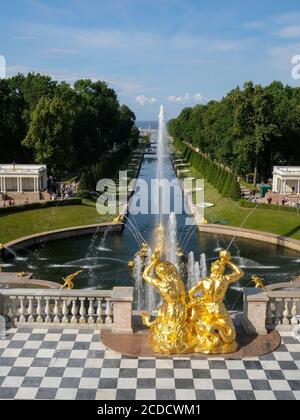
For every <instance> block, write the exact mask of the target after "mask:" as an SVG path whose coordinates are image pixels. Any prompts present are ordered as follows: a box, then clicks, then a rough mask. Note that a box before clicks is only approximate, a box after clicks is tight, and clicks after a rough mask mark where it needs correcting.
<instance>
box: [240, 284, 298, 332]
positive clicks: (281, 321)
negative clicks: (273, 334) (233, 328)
mask: <svg viewBox="0 0 300 420" xmlns="http://www.w3.org/2000/svg"><path fill="white" fill-rule="evenodd" d="M299 324H300V281H299V280H298V281H295V282H294V283H280V284H274V285H270V286H266V289H265V290H262V289H254V288H245V289H244V312H243V325H244V327H245V329H246V331H247V332H248V333H250V334H265V333H266V332H267V331H270V330H274V329H277V330H285V331H291V330H293V327H295V326H297V325H299Z"/></svg>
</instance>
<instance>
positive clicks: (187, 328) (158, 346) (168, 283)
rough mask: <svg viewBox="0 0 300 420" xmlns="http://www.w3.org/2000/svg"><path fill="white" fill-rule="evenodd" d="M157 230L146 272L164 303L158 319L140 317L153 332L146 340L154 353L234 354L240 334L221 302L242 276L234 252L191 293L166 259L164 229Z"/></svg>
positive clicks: (224, 254)
mask: <svg viewBox="0 0 300 420" xmlns="http://www.w3.org/2000/svg"><path fill="white" fill-rule="evenodd" d="M159 232H160V242H159V244H158V246H157V247H156V249H155V251H154V253H153V255H152V257H151V260H150V262H149V264H148V265H147V266H146V268H145V270H144V273H143V279H144V280H145V281H146V282H147V283H148V284H150V285H151V286H153V287H155V288H156V289H157V290H158V291H159V293H160V295H161V298H162V300H163V303H162V305H161V306H160V307H159V308H158V312H157V316H156V318H155V319H154V320H151V315H150V314H149V313H147V312H142V313H141V317H142V321H143V323H144V325H146V326H147V327H149V328H150V333H149V338H148V341H149V343H150V345H151V347H152V349H153V351H154V352H155V353H161V354H169V355H170V354H187V353H204V354H224V353H233V352H235V351H236V350H237V347H238V345H237V341H236V331H235V327H234V324H233V321H232V319H231V316H230V314H229V313H228V311H227V310H226V308H225V305H224V303H223V301H224V298H225V295H226V292H227V289H228V287H229V285H230V284H231V283H234V282H237V281H238V280H240V279H241V278H242V277H243V275H244V272H243V271H242V270H241V269H240V268H239V267H237V266H236V265H235V264H234V263H233V262H232V261H231V255H230V253H229V252H228V251H225V250H222V251H220V253H219V257H220V258H219V260H217V261H215V262H214V263H213V264H212V266H211V274H210V276H209V277H206V278H200V279H199V281H198V283H197V284H196V285H195V286H194V287H192V288H191V289H190V290H189V291H188V293H187V292H186V289H185V285H184V283H183V280H182V278H181V275H180V273H179V271H178V269H177V268H176V266H175V265H173V264H171V263H170V262H168V261H164V260H163V254H164V248H165V245H164V240H163V228H162V227H160V228H159ZM229 270H230V271H231V272H229V273H228V271H229ZM199 293H200V295H199Z"/></svg>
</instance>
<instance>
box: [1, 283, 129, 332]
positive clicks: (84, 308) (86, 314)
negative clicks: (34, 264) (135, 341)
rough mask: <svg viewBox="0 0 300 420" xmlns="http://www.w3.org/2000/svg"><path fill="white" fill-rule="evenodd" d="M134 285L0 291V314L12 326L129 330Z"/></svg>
mask: <svg viewBox="0 0 300 420" xmlns="http://www.w3.org/2000/svg"><path fill="white" fill-rule="evenodd" d="M132 302H133V288H131V287H115V288H114V289H113V290H107V291H106V290H99V291H97V290H45V289H3V290H0V314H1V315H3V316H5V317H6V318H7V319H8V320H9V321H11V322H12V324H13V325H14V326H17V327H20V326H23V327H24V326H28V327H36V328H43V327H45V328H49V327H51V328H53V327H54V328H55V327H60V328H61V327H63V328H99V329H100V328H108V329H111V330H112V332H115V333H125V332H126V333H131V332H132Z"/></svg>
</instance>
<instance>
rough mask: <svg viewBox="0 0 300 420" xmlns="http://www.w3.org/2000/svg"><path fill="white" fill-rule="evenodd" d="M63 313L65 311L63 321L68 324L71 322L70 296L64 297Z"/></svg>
mask: <svg viewBox="0 0 300 420" xmlns="http://www.w3.org/2000/svg"><path fill="white" fill-rule="evenodd" d="M62 313H63V319H62V322H63V323H64V324H68V323H69V318H68V315H69V308H68V298H63V307H62Z"/></svg>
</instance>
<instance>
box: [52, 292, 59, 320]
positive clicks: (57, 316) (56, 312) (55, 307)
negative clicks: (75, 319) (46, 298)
mask: <svg viewBox="0 0 300 420" xmlns="http://www.w3.org/2000/svg"><path fill="white" fill-rule="evenodd" d="M59 300H60V299H57V298H56V299H55V303H54V311H53V312H54V320H53V322H54V323H55V324H59V323H60V307H59Z"/></svg>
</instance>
